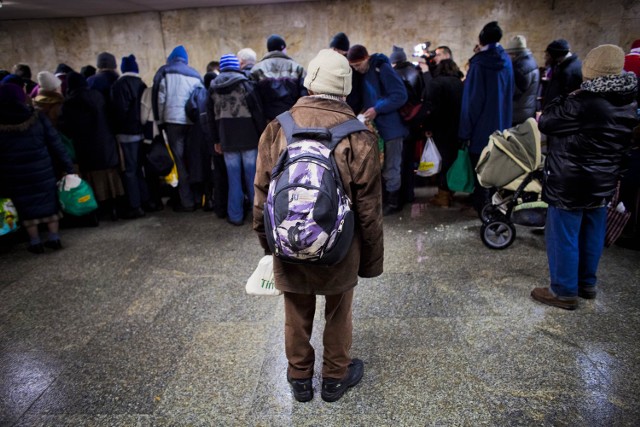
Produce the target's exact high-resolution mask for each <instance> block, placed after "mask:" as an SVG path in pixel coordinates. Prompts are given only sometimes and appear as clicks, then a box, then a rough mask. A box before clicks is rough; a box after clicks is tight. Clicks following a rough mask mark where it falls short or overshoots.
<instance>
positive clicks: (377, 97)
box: [360, 53, 409, 141]
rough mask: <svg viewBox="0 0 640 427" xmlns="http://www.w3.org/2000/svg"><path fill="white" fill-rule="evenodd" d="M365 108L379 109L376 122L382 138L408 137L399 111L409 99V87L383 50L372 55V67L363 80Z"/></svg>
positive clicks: (370, 62) (363, 103)
mask: <svg viewBox="0 0 640 427" xmlns="http://www.w3.org/2000/svg"><path fill="white" fill-rule="evenodd" d="M360 89H361V91H362V109H363V110H365V111H366V110H368V109H369V108H371V107H373V108H374V110H376V118H375V119H374V122H375V124H376V128H377V129H378V132H379V133H380V136H381V137H382V139H383V140H385V141H389V140H392V139H397V138H405V137H406V136H407V135H408V134H409V130H408V129H407V127H406V126H405V125H404V122H403V121H402V118H400V113H398V110H399V109H400V107H402V106H403V105H404V104H405V103H406V102H407V98H408V95H407V89H405V87H404V83H402V79H401V78H400V76H398V74H397V73H396V72H395V71H394V70H393V68H392V67H391V63H390V62H389V58H387V57H386V56H385V55H383V54H381V53H374V54H373V55H371V56H370V57H369V70H367V72H366V73H364V75H363V79H362V83H361V88H360Z"/></svg>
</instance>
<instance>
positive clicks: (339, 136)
mask: <svg viewBox="0 0 640 427" xmlns="http://www.w3.org/2000/svg"><path fill="white" fill-rule="evenodd" d="M365 130H369V128H368V127H366V126H365V125H364V123H362V122H361V121H360V120H358V119H349V120H347V121H346V122H344V123H341V124H339V125H337V126H334V127H332V128H331V129H329V132H331V142H330V144H329V148H330V149H331V150H333V149H334V148H336V146H337V145H338V144H339V143H340V141H342V140H343V139H344V138H346V137H347V136H349V135H351V134H352V133H355V132H361V131H365Z"/></svg>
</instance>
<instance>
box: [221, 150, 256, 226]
mask: <svg viewBox="0 0 640 427" xmlns="http://www.w3.org/2000/svg"><path fill="white" fill-rule="evenodd" d="M257 157H258V149H257V148H255V149H253V150H245V151H231V152H225V153H224V163H225V165H226V166H227V179H228V180H229V199H228V202H227V215H228V216H229V220H230V221H233V222H241V221H242V220H243V219H244V196H245V193H244V190H243V188H242V180H243V178H244V185H245V188H246V190H247V197H248V198H249V202H250V203H251V205H252V206H253V194H254V191H253V180H254V179H255V176H256V159H257Z"/></svg>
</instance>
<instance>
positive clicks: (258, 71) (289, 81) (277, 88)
mask: <svg viewBox="0 0 640 427" xmlns="http://www.w3.org/2000/svg"><path fill="white" fill-rule="evenodd" d="M305 75H306V73H305V71H304V68H302V66H301V65H300V64H298V63H297V62H295V61H294V60H293V59H291V58H289V57H288V56H287V55H285V54H284V53H283V52H280V51H278V50H276V51H273V52H269V53H268V54H267V55H265V57H264V58H262V60H261V61H260V62H258V63H257V64H256V65H254V66H253V68H252V69H251V77H252V79H253V80H254V81H256V82H257V83H258V93H259V94H260V98H261V101H262V105H263V106H264V115H265V117H266V118H267V120H273V119H275V118H276V117H277V116H278V115H279V114H281V113H284V112H285V111H287V110H288V109H290V108H291V107H293V104H295V103H296V101H297V100H298V98H300V97H301V96H306V95H307V94H308V92H307V89H306V88H305V87H304V85H303V83H304V77H305Z"/></svg>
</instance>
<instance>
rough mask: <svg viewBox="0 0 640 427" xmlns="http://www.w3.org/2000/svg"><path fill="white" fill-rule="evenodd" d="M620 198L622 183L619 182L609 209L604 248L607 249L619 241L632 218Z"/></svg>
mask: <svg viewBox="0 0 640 427" xmlns="http://www.w3.org/2000/svg"><path fill="white" fill-rule="evenodd" d="M619 197H620V182H618V186H617V188H616V192H615V194H614V195H613V199H611V203H609V206H608V207H607V228H606V231H605V235H604V246H605V247H607V248H608V247H609V246H611V245H612V244H614V243H615V242H616V240H618V237H620V235H621V234H622V231H623V230H624V227H625V226H626V225H627V222H628V221H629V218H631V212H629V211H628V210H626V208H625V207H624V204H623V203H622V202H621V201H619Z"/></svg>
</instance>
